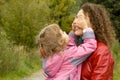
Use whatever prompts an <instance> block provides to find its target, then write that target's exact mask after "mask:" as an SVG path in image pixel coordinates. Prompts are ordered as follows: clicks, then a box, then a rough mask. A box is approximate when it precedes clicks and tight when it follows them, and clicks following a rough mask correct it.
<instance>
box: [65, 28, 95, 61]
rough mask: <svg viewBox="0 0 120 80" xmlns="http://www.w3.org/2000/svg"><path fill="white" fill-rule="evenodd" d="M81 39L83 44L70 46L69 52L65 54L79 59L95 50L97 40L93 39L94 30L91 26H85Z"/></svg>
mask: <svg viewBox="0 0 120 80" xmlns="http://www.w3.org/2000/svg"><path fill="white" fill-rule="evenodd" d="M83 39H84V42H83V44H81V45H79V46H76V45H75V46H73V47H71V49H70V50H71V51H70V52H71V54H67V56H68V55H69V56H72V57H74V58H79V59H80V58H82V57H85V59H86V57H88V56H89V55H90V54H92V52H93V51H95V49H96V47H97V42H96V40H95V35H94V32H93V30H92V29H91V28H87V29H85V30H84V31H83ZM74 44H75V42H74Z"/></svg>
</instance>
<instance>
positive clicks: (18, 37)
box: [1, 0, 49, 47]
mask: <svg viewBox="0 0 120 80" xmlns="http://www.w3.org/2000/svg"><path fill="white" fill-rule="evenodd" d="M43 7H44V8H43ZM48 12H49V8H48V7H47V6H46V4H45V2H44V1H41V0H10V1H9V2H8V3H6V4H4V5H3V6H2V10H1V24H2V27H3V28H4V30H5V31H6V33H7V36H8V37H9V39H10V40H11V41H14V43H15V44H18V45H24V46H27V47H34V42H35V36H36V34H37V33H38V31H39V30H40V29H41V28H42V27H43V26H44V24H46V23H47V22H48V20H49V13H48Z"/></svg>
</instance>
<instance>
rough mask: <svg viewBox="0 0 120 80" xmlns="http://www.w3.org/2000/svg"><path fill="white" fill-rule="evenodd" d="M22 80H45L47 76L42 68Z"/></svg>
mask: <svg viewBox="0 0 120 80" xmlns="http://www.w3.org/2000/svg"><path fill="white" fill-rule="evenodd" d="M22 80H45V77H44V75H43V74H42V71H41V70H40V71H38V72H36V73H34V74H32V75H31V76H29V77H26V78H23V79H22Z"/></svg>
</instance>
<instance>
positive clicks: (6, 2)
mask: <svg viewBox="0 0 120 80" xmlns="http://www.w3.org/2000/svg"><path fill="white" fill-rule="evenodd" d="M85 2H93V3H98V4H102V5H104V6H105V7H106V9H107V10H108V12H109V13H110V14H109V16H110V18H111V21H112V23H113V26H114V29H115V32H116V35H117V36H116V42H115V43H114V45H113V47H112V48H111V51H112V52H113V56H114V59H115V67H114V80H120V79H119V76H120V1H119V0H0V80H20V79H21V78H23V77H25V76H28V75H31V74H32V73H34V72H37V71H38V70H40V69H41V62H40V54H39V48H38V47H37V45H36V44H35V37H36V35H37V34H38V33H39V31H40V30H41V29H42V28H43V27H45V26H46V25H48V24H50V23H54V22H55V23H58V24H59V25H60V26H61V28H62V29H63V30H64V31H66V32H67V33H68V32H69V31H70V30H71V24H72V21H73V19H74V17H75V16H76V14H77V12H78V10H79V9H80V6H81V5H82V4H84V3H85Z"/></svg>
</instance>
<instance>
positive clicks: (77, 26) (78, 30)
mask: <svg viewBox="0 0 120 80" xmlns="http://www.w3.org/2000/svg"><path fill="white" fill-rule="evenodd" d="M84 22H86V26H87V27H88V26H89V25H88V22H89V18H88V16H86V15H85V14H84V11H83V9H80V11H79V12H78V14H77V15H76V17H75V19H74V21H73V23H72V30H73V32H74V33H75V35H77V36H82V34H83V29H84V28H83V27H84V26H85V25H84Z"/></svg>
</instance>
